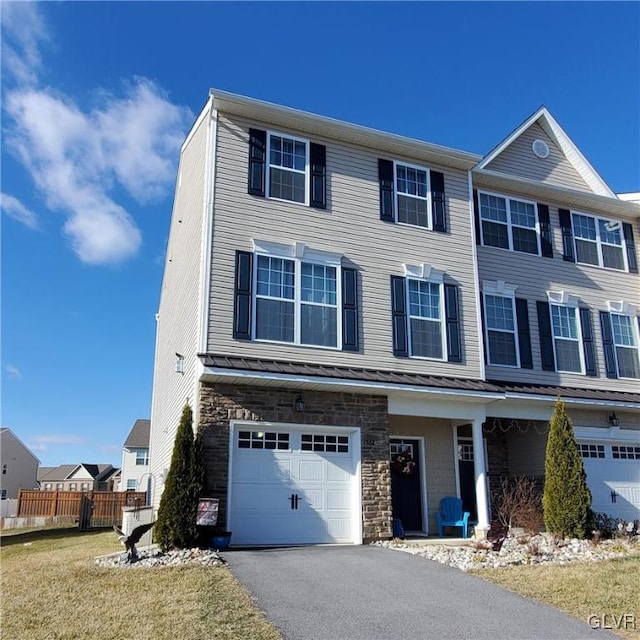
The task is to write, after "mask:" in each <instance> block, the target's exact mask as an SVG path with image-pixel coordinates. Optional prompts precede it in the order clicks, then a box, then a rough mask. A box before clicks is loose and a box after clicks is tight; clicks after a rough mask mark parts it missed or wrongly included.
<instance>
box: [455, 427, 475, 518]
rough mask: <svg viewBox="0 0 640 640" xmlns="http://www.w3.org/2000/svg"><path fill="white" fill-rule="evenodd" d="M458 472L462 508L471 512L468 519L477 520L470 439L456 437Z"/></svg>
mask: <svg viewBox="0 0 640 640" xmlns="http://www.w3.org/2000/svg"><path fill="white" fill-rule="evenodd" d="M458 472H459V476H460V498H462V509H463V511H468V512H469V513H470V514H471V515H470V519H471V520H472V521H473V522H477V520H478V516H477V508H476V471H475V467H474V462H473V441H472V440H470V439H466V438H465V439H463V438H458Z"/></svg>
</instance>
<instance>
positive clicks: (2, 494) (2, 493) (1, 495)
mask: <svg viewBox="0 0 640 640" xmlns="http://www.w3.org/2000/svg"><path fill="white" fill-rule="evenodd" d="M6 499H7V490H6V489H0V500H6Z"/></svg>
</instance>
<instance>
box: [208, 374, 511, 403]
mask: <svg viewBox="0 0 640 640" xmlns="http://www.w3.org/2000/svg"><path fill="white" fill-rule="evenodd" d="M202 376H204V377H207V376H211V377H212V378H220V379H225V378H230V379H232V378H236V379H243V380H246V381H247V382H250V381H251V380H256V381H258V380H259V381H274V382H287V383H295V384H298V385H301V386H302V385H315V386H318V385H320V386H324V385H326V386H332V387H341V388H343V389H344V390H345V391H354V390H356V391H357V390H360V391H361V392H363V393H375V392H378V394H379V395H386V394H387V393H390V392H393V391H396V392H398V391H401V392H408V393H413V394H418V395H433V396H438V397H451V398H457V399H458V401H461V400H462V399H468V400H470V401H472V400H476V399H484V400H489V401H491V400H498V399H500V398H502V397H503V395H502V394H501V393H495V392H490V391H466V390H464V389H444V388H441V387H417V386H415V385H410V384H394V383H387V382H369V381H367V380H345V379H337V378H328V377H323V376H304V375H296V374H290V373H262V372H259V371H243V370H240V369H218V368H214V367H207V366H204V367H203V372H202ZM202 376H201V377H202Z"/></svg>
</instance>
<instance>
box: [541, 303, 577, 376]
mask: <svg viewBox="0 0 640 640" xmlns="http://www.w3.org/2000/svg"><path fill="white" fill-rule="evenodd" d="M547 299H548V301H549V322H550V323H551V338H552V339H551V342H552V344H553V358H554V360H555V363H556V371H557V372H558V373H569V374H573V375H576V376H580V375H582V376H583V375H585V372H586V365H585V360H584V344H583V341H582V321H581V318H580V313H579V309H578V300H579V299H578V297H577V296H574V295H572V294H570V293H568V292H566V291H547ZM553 305H555V306H557V307H566V308H568V309H573V310H574V314H575V317H576V329H577V333H578V337H577V339H574V338H564V337H559V338H557V339H558V340H571V341H576V342H577V343H578V353H579V355H580V371H565V370H564V369H559V368H558V354H557V352H556V334H555V333H554V331H553V314H552V312H551V307H552V306H553Z"/></svg>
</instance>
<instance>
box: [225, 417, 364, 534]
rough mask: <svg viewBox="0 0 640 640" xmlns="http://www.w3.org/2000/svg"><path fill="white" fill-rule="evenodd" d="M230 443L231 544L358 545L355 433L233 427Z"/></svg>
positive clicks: (306, 428) (338, 429)
mask: <svg viewBox="0 0 640 640" xmlns="http://www.w3.org/2000/svg"><path fill="white" fill-rule="evenodd" d="M230 438H231V442H230V448H229V450H230V452H231V455H230V460H229V478H230V483H229V494H228V505H229V510H228V511H229V514H228V528H229V530H230V531H231V532H232V533H233V537H232V543H233V545H235V546H239V545H288V544H359V543H361V542H362V523H361V521H362V518H361V507H360V430H359V429H356V428H341V427H317V426H312V425H291V424H273V423H260V422H234V423H232V424H231V429H230Z"/></svg>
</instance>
